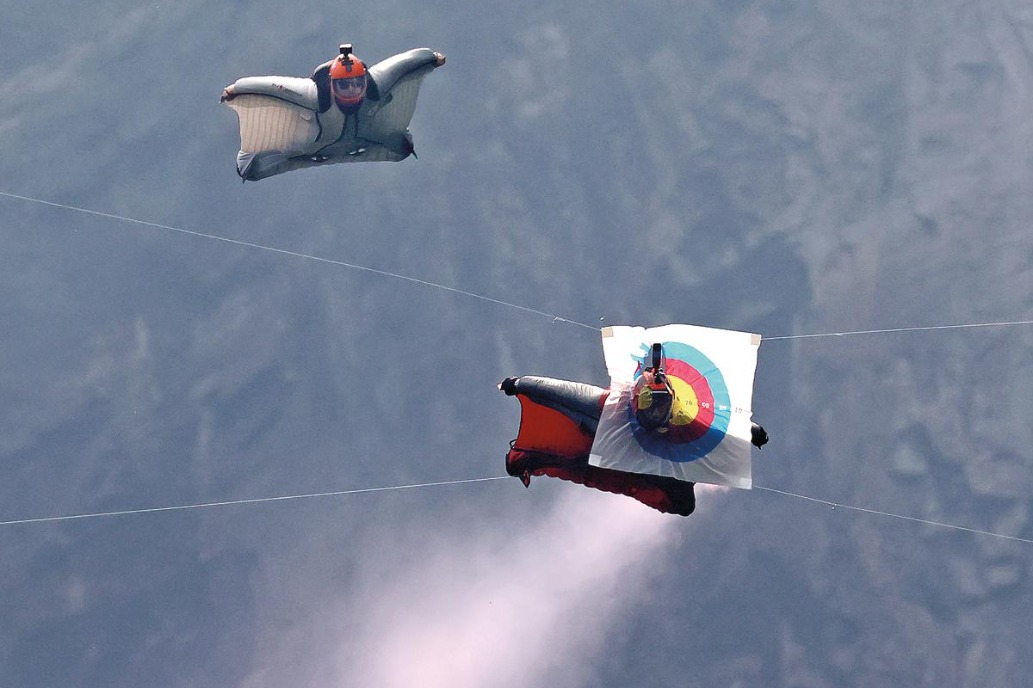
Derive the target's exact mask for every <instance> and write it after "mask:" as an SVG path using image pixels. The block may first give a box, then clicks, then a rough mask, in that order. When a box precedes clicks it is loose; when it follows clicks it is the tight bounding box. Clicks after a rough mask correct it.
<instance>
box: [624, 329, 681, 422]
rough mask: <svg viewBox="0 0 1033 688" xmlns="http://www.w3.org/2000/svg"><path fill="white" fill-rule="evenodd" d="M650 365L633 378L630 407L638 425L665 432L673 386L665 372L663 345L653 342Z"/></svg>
mask: <svg viewBox="0 0 1033 688" xmlns="http://www.w3.org/2000/svg"><path fill="white" fill-rule="evenodd" d="M651 358H652V360H651V363H652V365H651V366H649V367H648V368H645V369H644V370H643V371H642V374H641V375H639V377H638V379H637V380H635V389H634V393H633V395H632V397H631V408H632V410H633V411H634V412H635V419H636V420H637V421H638V423H639V425H641V426H642V427H644V428H646V429H647V430H653V431H656V432H666V431H667V426H668V425H669V424H670V422H671V412H672V409H673V408H674V388H673V387H672V386H671V383H670V382H669V381H668V380H667V373H666V372H665V369H666V364H667V359H666V357H665V356H664V350H663V345H661V344H660V343H659V342H657V343H655V344H653V350H652V356H651Z"/></svg>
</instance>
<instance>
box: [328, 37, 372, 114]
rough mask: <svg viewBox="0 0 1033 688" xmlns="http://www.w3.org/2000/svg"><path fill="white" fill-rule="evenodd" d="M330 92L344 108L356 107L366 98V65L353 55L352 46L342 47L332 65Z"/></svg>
mask: <svg viewBox="0 0 1033 688" xmlns="http://www.w3.org/2000/svg"><path fill="white" fill-rule="evenodd" d="M330 91H331V92H332V93H333V94H334V100H336V101H337V102H338V104H339V105H341V106H342V107H354V106H355V105H358V104H359V103H361V102H362V99H363V98H365V97H366V65H364V64H362V60H360V59H359V58H357V57H355V56H354V55H352V47H351V44H348V43H346V44H344V45H342V46H341V54H340V55H338V56H337V57H336V58H334V61H333V63H332V64H331V65H330Z"/></svg>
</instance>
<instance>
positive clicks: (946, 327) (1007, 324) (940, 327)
mask: <svg viewBox="0 0 1033 688" xmlns="http://www.w3.org/2000/svg"><path fill="white" fill-rule="evenodd" d="M1016 325H1033V320H1006V321H1001V322H985V323H969V324H960V325H928V326H925V327H894V328H889V329H885V330H855V331H853V332H823V333H818V334H792V335H786V336H782V337H764V341H766V342H771V341H777V340H780V339H817V338H818V337H852V336H854V335H861V334H890V333H893V332H926V331H929V330H962V329H970V328H974V327H1014V326H1016Z"/></svg>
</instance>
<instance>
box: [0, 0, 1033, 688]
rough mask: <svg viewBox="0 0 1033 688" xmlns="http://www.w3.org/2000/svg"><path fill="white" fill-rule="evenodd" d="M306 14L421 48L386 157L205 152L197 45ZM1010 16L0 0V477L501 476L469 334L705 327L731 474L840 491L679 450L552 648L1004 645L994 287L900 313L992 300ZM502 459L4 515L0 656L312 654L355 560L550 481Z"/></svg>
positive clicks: (559, 488) (523, 353)
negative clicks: (584, 633)
mask: <svg viewBox="0 0 1033 688" xmlns="http://www.w3.org/2000/svg"><path fill="white" fill-rule="evenodd" d="M58 17H60V21H58V19H57V18H58ZM342 41H350V42H353V43H354V44H355V46H356V52H357V53H358V54H359V55H360V56H361V57H363V58H364V59H366V60H367V61H376V60H378V59H382V58H384V57H387V56H389V55H391V54H393V53H395V52H399V51H401V50H405V49H408V48H410V47H415V46H427V47H432V48H434V49H438V50H442V51H443V52H445V53H446V54H447V55H448V63H447V65H446V66H445V67H444V68H443V69H441V70H438V71H437V72H435V73H434V74H432V75H430V76H429V77H428V79H427V81H426V82H425V84H424V88H423V92H422V95H421V99H420V104H419V106H418V108H417V112H416V116H415V118H414V121H413V125H412V127H411V130H412V132H413V135H414V138H415V143H416V151H417V154H418V155H419V156H420V157H419V159H418V160H411V159H410V160H408V161H405V162H403V163H399V164H377V165H367V166H352V165H348V166H343V165H342V166H336V167H331V168H323V169H317V170H308V171H303V172H298V173H294V174H292V175H285V176H283V177H278V178H274V179H269V180H265V181H263V182H260V183H257V184H247V185H243V186H242V185H241V184H240V182H239V180H238V179H237V178H236V176H235V175H234V172H233V156H234V154H235V152H236V147H237V138H236V130H235V121H234V118H233V115H232V113H231V112H230V111H228V110H226V109H225V108H222V107H220V106H219V104H218V95H219V93H220V91H221V88H222V87H223V86H224V85H225V84H227V83H230V82H231V81H233V80H234V79H236V78H237V77H238V76H243V75H246V74H270V73H279V74H294V75H304V74H307V73H308V71H309V70H310V69H311V68H312V67H313V66H314V65H316V64H318V63H320V62H322V61H323V60H325V59H327V56H328V55H330V54H333V52H334V50H335V47H336V45H337V44H338V43H339V42H342ZM1031 46H1033V12H1031V10H1029V9H1028V8H1027V7H1026V5H1024V4H1023V3H1021V2H1018V1H1014V0H1005V1H998V2H989V1H988V0H987V1H983V0H979V1H976V2H960V1H954V0H950V1H948V2H941V3H936V4H934V5H930V4H929V3H920V2H914V1H908V2H902V3H901V2H896V3H891V2H877V1H872V2H867V3H856V2H847V1H845V0H797V1H789V2H774V1H765V0H757V1H750V0H741V1H736V2H719V1H717V0H714V1H708V2H702V3H695V4H690V5H685V4H678V3H666V2H646V3H638V4H636V5H634V6H630V5H629V6H627V7H624V6H621V7H616V6H615V7H607V8H599V7H587V6H585V7H582V6H580V5H571V6H562V5H560V6H556V5H549V4H535V3H530V4H529V3H523V4H520V3H518V4H516V5H514V4H508V5H499V6H487V5H484V4H480V3H451V4H448V6H447V7H443V6H431V5H418V4H413V3H410V2H407V1H403V0H398V1H397V2H388V3H378V5H377V7H375V8H364V9H363V12H362V13H361V16H355V13H354V8H339V7H333V8H330V7H326V6H325V5H321V4H311V3H304V2H303V3H301V5H298V6H292V7H291V9H289V10H288V9H285V8H284V7H281V6H279V5H277V4H276V3H271V2H257V3H247V4H244V3H229V4H221V5H218V6H213V5H210V4H208V3H201V2H184V3H175V5H174V6H171V7H170V6H166V5H165V4H159V5H156V6H153V7H152V6H147V7H138V6H137V5H135V4H132V3H126V2H124V1H123V0H110V1H108V2H104V3H99V4H98V3H91V4H90V5H89V6H85V5H78V4H74V3H69V4H68V5H67V6H64V7H57V8H52V10H51V11H48V12H46V13H44V12H42V11H41V10H40V9H38V8H35V7H33V6H30V5H24V6H19V7H13V6H12V7H7V8H4V9H2V10H0V56H2V59H3V64H4V65H5V69H4V70H3V72H2V73H0V85H2V86H3V91H4V93H5V94H6V96H5V97H4V98H3V99H2V100H0V150H2V151H3V155H2V156H0V180H2V181H0V192H4V193H5V195H3V196H0V237H2V241H3V245H4V250H3V251H2V252H0V293H2V294H3V295H4V298H3V299H2V300H0V505H2V506H0V521H8V520H18V519H24V518H32V517H37V516H52V515H65V514H82V513H94V512H105V511H119V510H125V509H137V508H150V507H161V506H169V505H185V504H200V503H208V502H221V501H232V500H237V499H248V498H253V497H264V496H274V495H296V494H307V493H315V492H322V491H334V490H347V489H359V488H366V487H375V486H389V485H403V484H412V483H425V482H434V481H447V480H453V479H466V478H480V477H489V476H498V475H502V473H503V468H502V456H503V455H504V453H505V450H506V447H507V442H508V441H509V440H510V439H511V438H512V437H513V436H514V435H515V432H516V424H517V409H516V408H515V406H514V405H513V404H512V401H511V400H507V399H505V398H503V397H502V396H501V395H499V394H498V393H497V392H496V391H495V389H494V385H495V384H496V383H497V382H498V380H500V379H501V378H502V377H504V376H507V375H515V374H531V373H534V374H544V375H555V376H558V377H564V378H568V379H578V380H584V381H588V382H593V383H595V384H605V383H606V380H605V368H604V366H603V364H602V355H601V348H600V346H599V342H598V335H597V334H596V333H594V332H593V331H592V328H593V327H598V326H600V325H607V324H641V325H655V324H663V323H667V322H690V323H696V324H701V325H708V326H714V327H726V328H732V329H739V330H748V331H753V332H759V333H761V334H763V335H765V336H766V337H770V338H771V340H770V341H768V342H766V343H764V344H763V345H762V347H761V358H760V366H759V369H758V375H757V384H756V392H755V398H754V413H755V418H756V419H757V420H759V421H760V422H762V423H763V424H764V425H765V426H766V427H767V428H768V430H769V431H770V433H771V435H772V438H773V439H772V442H771V444H770V445H769V446H768V447H766V448H765V449H764V450H763V451H761V452H759V453H758V454H757V456H756V460H755V466H754V478H755V482H756V484H757V485H758V486H760V487H767V488H773V489H778V490H782V491H785V492H790V493H793V494H796V495H803V496H806V497H813V498H817V499H822V500H828V501H830V502H834V503H837V504H840V505H846V506H856V507H861V508H863V509H865V510H867V513H866V512H863V511H857V510H851V509H848V508H836V509H834V510H833V509H831V508H830V507H829V506H827V505H821V504H815V503H813V502H808V501H806V500H804V499H800V498H798V497H792V496H786V495H780V494H776V493H773V492H765V491H762V490H754V491H753V492H750V493H746V492H735V493H728V494H724V493H717V492H703V493H701V494H700V498H699V500H700V504H701V506H700V512H699V513H698V514H696V515H694V516H693V517H692V518H690V519H688V520H686V521H679V522H678V523H677V524H675V525H670V523H666V525H664V528H668V529H671V531H672V532H675V533H676V535H674V536H673V541H672V542H673V544H668V545H667V546H665V548H664V549H663V550H661V551H658V552H656V553H654V554H653V555H652V556H651V557H650V558H649V559H646V560H643V561H640V562H637V563H636V568H635V570H636V571H639V572H641V574H642V575H643V576H645V578H644V580H647V581H648V586H647V588H646V592H643V593H642V594H641V595H640V596H638V597H635V604H634V606H633V608H631V609H629V610H627V612H626V613H625V614H623V615H622V616H621V617H620V620H619V622H611V623H610V625H607V626H605V627H604V628H602V629H601V630H600V633H603V634H604V637H605V644H604V648H605V649H597V650H596V651H592V652H587V651H586V652H587V654H585V655H584V656H583V659H580V660H578V661H580V662H583V663H584V664H585V666H584V667H582V668H581V669H582V671H581V673H578V674H576V676H577V678H576V679H575V678H570V677H571V676H574V674H563V673H560V674H559V675H560V676H565V677H568V678H567V679H566V680H567V681H569V683H568V684H569V685H613V686H622V685H633V684H639V685H670V686H675V685H677V686H684V685H700V686H709V685H729V686H772V685H780V686H793V687H824V686H829V687H832V686H846V685H858V686H862V685H911V686H943V685H950V686H987V685H993V686H1020V685H1025V679H1026V677H1027V676H1029V675H1030V674H1031V673H1033V666H1031V660H1030V659H1029V656H1028V653H1026V652H1024V648H1025V646H1026V644H1027V642H1026V638H1028V637H1029V634H1030V631H1033V628H1031V626H1033V621H1031V619H1033V613H1031V612H1033V600H1031V597H1030V592H1029V567H1030V560H1031V552H1033V550H1031V549H1030V544H1029V543H1028V542H1025V541H1023V540H1022V539H1023V538H1025V539H1028V538H1031V537H1033V527H1031V524H1030V516H1031V514H1030V507H1031V503H1030V499H1029V494H1030V492H1031V484H1030V483H1031V480H1030V477H1029V476H1030V467H1031V464H1033V457H1031V456H1030V450H1029V447H1030V446H1031V440H1033V437H1031V433H1033V430H1031V426H1030V424H1029V422H1028V415H1029V409H1030V408H1033V391H1031V390H1033V363H1031V360H1030V357H1029V356H1028V352H1029V350H1030V345H1031V343H1033V329H1030V328H1029V327H1028V326H1011V327H981V328H971V329H934V328H937V327H938V326H942V325H952V324H963V323H965V324H980V323H991V322H1011V321H1021V320H1025V319H1028V317H1029V313H1030V310H1031V309H1030V305H1031V300H1033V274H1031V271H1030V258H1031V257H1033V239H1031V238H1030V233H1029V221H1030V218H1031V217H1033V200H1031V198H1033V196H1031V194H1030V193H1029V189H1030V188H1031V186H1033V162H1031V161H1033V150H1031V146H1033V143H1031V142H1033V123H1031V120H1030V117H1029V115H1028V113H1029V112H1030V110H1031V107H1030V106H1031V104H1033V103H1031V93H1033V53H1031ZM19 197H28V198H31V199H40V200H43V201H47V202H51V203H56V204H60V205H61V206H67V207H55V206H54V205H47V204H43V203H39V202H33V201H29V200H25V198H19ZM71 208H79V209H87V210H91V211H98V212H99V213H103V215H98V214H88V213H83V212H81V211H77V210H72V209H71ZM113 216H114V217H113ZM120 218H121V219H120ZM125 218H131V219H133V220H142V221H144V222H146V223H152V224H141V223H139V222H132V221H127V220H126V219H125ZM181 230H186V232H184V231H181ZM213 237H217V238H213ZM219 238H222V239H230V240H232V241H235V242H244V243H245V244H246V245H242V244H241V243H230V242H227V241H220V240H219ZM256 245H257V246H264V247H272V248H275V249H279V250H280V252H277V251H269V250H262V249H261V248H256V247H255V246H256ZM305 256H317V257H319V258H322V259H326V260H329V261H336V262H337V264H333V263H327V262H320V261H314V260H311V259H307V258H306V257H305ZM341 263H344V264H345V265H342V264H341ZM356 266H358V268H359V269H356ZM370 270H373V271H370ZM384 273H390V274H384ZM399 275H400V276H402V277H403V278H406V279H400V278H399V277H398V276H399ZM428 283H429V284H428ZM436 285H440V286H445V287H449V288H451V289H455V290H459V291H458V292H457V291H450V290H448V289H440V288H438V286H436ZM513 306H519V307H525V308H529V309H533V310H534V311H535V312H531V311H528V310H524V309H523V308H514V307H513ZM543 314H545V315H543ZM549 316H553V317H557V318H563V319H567V320H571V321H574V322H575V323H576V324H573V325H571V324H569V323H565V322H562V321H554V320H553V319H552V317H549ZM579 325H587V326H588V327H582V326H579ZM919 327H924V328H929V329H925V330H917V331H916V330H911V331H906V332H900V331H895V332H881V333H876V334H863V335H861V334H854V335H849V336H842V337H833V336H829V337H817V338H810V337H801V336H800V335H809V334H831V333H838V332H858V331H868V330H898V329H904V328H919ZM513 483H514V484H515V481H513ZM514 484H510V482H508V481H507V482H498V483H487V484H485V485H484V486H483V487H480V488H473V487H469V488H465V489H462V490H460V489H457V488H454V487H443V488H434V489H426V490H411V491H406V492H404V493H403V492H390V493H382V494H375V495H372V494H365V495H353V496H349V497H346V498H342V499H340V500H336V501H318V500H313V501H304V502H298V503H295V504H279V505H271V506H270V505H267V506H258V505H254V506H227V507H220V508H208V509H203V510H202V509H199V510H195V511H190V512H172V513H166V514H145V515H137V516H132V517H129V516H126V517H108V518H98V519H86V520H82V521H72V522H60V523H52V524H20V525H8V526H3V527H2V528H0V552H3V556H2V557H0V572H2V574H3V575H2V576H0V591H2V594H0V618H2V619H3V620H4V621H3V623H2V624H0V685H11V686H27V687H33V686H52V685H81V686H94V685H105V686H123V685H124V686H138V685H155V686H187V685H189V686H203V685H213V686H214V685H219V686H226V685H239V686H271V685H285V684H293V685H338V684H340V685H355V684H354V683H350V682H349V680H348V676H349V672H348V671H347V670H342V671H338V669H337V667H336V666H335V665H334V663H335V662H336V661H337V660H336V659H334V660H331V659H329V658H330V657H331V656H332V655H333V656H335V657H336V655H335V654H334V653H335V649H334V648H335V647H336V644H341V643H343V641H340V640H339V639H340V638H341V637H344V636H347V634H348V633H351V632H353V629H352V627H351V626H349V625H348V624H347V623H346V622H345V621H342V620H341V619H345V618H350V617H349V614H352V615H354V613H355V612H354V610H355V609H364V608H365V607H364V606H363V604H361V603H360V602H361V601H362V600H361V594H360V593H361V591H356V589H355V588H354V585H355V584H354V581H356V580H359V579H364V580H365V579H367V578H375V576H373V575H372V574H371V573H370V568H376V567H379V566H381V565H383V566H384V567H389V566H394V567H404V566H406V565H408V564H407V561H408V560H407V559H406V558H405V556H404V551H403V549H402V545H403V544H405V543H408V544H409V545H412V546H413V547H414V548H415V547H416V546H417V543H423V542H428V541H429V542H437V541H438V539H440V540H441V541H442V542H444V541H446V540H448V539H449V538H450V537H452V536H453V534H456V533H460V534H462V536H463V537H469V538H471V539H473V540H478V541H494V540H493V538H497V539H498V540H499V541H501V542H507V543H510V542H511V543H513V544H514V546H519V545H520V544H521V543H523V542H524V540H522V532H523V529H522V524H527V523H531V522H537V520H540V519H542V518H543V517H542V514H543V513H551V512H549V511H548V509H549V505H550V504H551V503H552V502H553V501H554V500H556V499H558V498H560V496H562V495H565V494H567V492H568V491H570V490H574V489H575V488H573V487H571V486H568V485H563V484H560V485H551V484H549V483H548V482H546V481H537V482H535V483H534V485H533V486H532V489H531V490H529V491H524V490H523V488H522V487H520V488H519V490H517V489H516V487H519V486H518V485H517V486H516V487H515V486H514ZM586 498H588V497H586ZM592 498H594V499H597V500H604V501H605V500H613V499H617V498H616V497H611V496H607V495H600V496H593V497H592ZM884 514H895V515H901V516H906V517H909V519H913V520H903V519H900V518H894V517H892V516H887V515H884ZM914 519H919V520H924V521H929V522H935V523H941V524H942V523H947V524H954V525H958V526H963V527H966V528H970V529H974V530H979V531H992V532H993V533H996V534H998V535H1004V536H1008V538H1013V539H1008V538H1002V537H994V536H990V535H986V534H979V533H973V532H966V531H963V530H956V529H950V528H945V527H943V526H938V525H929V524H923V523H921V522H918V521H916V520H914ZM549 525H551V524H548V523H546V524H545V526H546V527H547V526H549ZM555 525H557V527H558V525H559V524H555ZM424 529H426V531H425V530H424ZM428 533H431V534H429V535H428ZM455 537H456V538H459V537H460V536H459V535H455ZM1014 538H1018V539H1014ZM500 556H501V555H500ZM381 557H383V558H384V559H383V560H382V559H381ZM444 571H445V573H444V574H443V575H445V576H446V577H447V576H452V575H458V572H457V571H456V570H452V569H448V568H447V567H446V568H445V569H444ZM647 574H648V575H647ZM622 575H624V574H622ZM533 583H537V584H539V585H542V586H543V587H546V586H547V583H546V582H544V581H533ZM432 584H433V583H428V585H432ZM534 590H535V586H534V585H533V584H532V582H529V583H528V592H527V594H528V595H529V596H530V595H533V594H534ZM342 591H348V592H347V594H345V593H344V592H342ZM328 600H331V601H332V602H330V603H328ZM448 613H449V612H447V611H444V612H442V614H444V615H447V614H448ZM571 623H573V622H571ZM560 628H561V629H562V628H564V626H562V625H561V626H560ZM514 642H515V641H514ZM352 659H353V660H354V661H360V662H361V661H362V659H361V658H359V659H355V658H354V657H353V658H352ZM399 661H404V660H402V659H400V660H399ZM443 661H444V660H443ZM527 662H528V663H529V664H532V665H533V664H534V662H535V658H534V657H528V658H527ZM557 671H558V670H557ZM643 677H646V678H645V679H643ZM499 678H500V680H499V681H498V682H497V683H496V685H507V684H506V682H505V680H501V677H499ZM554 678H555V677H554ZM514 680H515V679H514ZM539 680H540V682H546V678H545V677H539ZM547 682H549V683H550V684H552V685H557V682H556V681H547ZM534 683H535V682H534V681H531V682H527V681H525V682H524V683H523V685H530V684H534ZM558 683H559V684H562V683H563V680H561V681H559V682H558ZM427 685H432V683H427ZM450 685H460V684H458V683H455V682H453V683H451V684H450ZM513 685H519V683H513Z"/></svg>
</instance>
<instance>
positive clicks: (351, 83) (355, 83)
mask: <svg viewBox="0 0 1033 688" xmlns="http://www.w3.org/2000/svg"><path fill="white" fill-rule="evenodd" d="M333 84H334V90H335V91H338V92H344V91H351V92H357V91H362V90H363V89H365V88H366V77H365V76H352V77H348V78H347V79H334V80H333Z"/></svg>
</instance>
